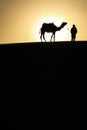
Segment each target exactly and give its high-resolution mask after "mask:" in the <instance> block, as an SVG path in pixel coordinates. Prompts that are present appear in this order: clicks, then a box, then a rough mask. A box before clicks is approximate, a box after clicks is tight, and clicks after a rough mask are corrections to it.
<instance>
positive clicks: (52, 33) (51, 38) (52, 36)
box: [50, 33, 53, 42]
mask: <svg viewBox="0 0 87 130" xmlns="http://www.w3.org/2000/svg"><path fill="white" fill-rule="evenodd" d="M52 37H53V33H52V35H51V39H50V42H51V41H52Z"/></svg>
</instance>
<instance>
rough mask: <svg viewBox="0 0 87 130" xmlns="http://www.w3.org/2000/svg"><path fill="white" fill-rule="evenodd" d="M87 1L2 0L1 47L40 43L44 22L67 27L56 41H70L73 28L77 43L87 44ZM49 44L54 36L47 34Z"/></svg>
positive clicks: (0, 13)
mask: <svg viewBox="0 0 87 130" xmlns="http://www.w3.org/2000/svg"><path fill="white" fill-rule="evenodd" d="M86 15H87V0H0V43H18V42H37V41H40V34H39V30H40V28H41V26H42V23H44V22H47V23H49V22H54V24H55V25H56V26H60V24H61V22H67V23H68V24H67V25H66V26H65V27H64V28H63V29H62V30H60V31H58V32H56V41H58V40H59V41H63V40H66V41H68V40H70V39H71V34H70V29H71V27H72V25H73V24H75V25H76V27H77V29H78V33H77V37H76V40H87V34H86V29H87V24H86V23H87V16H86ZM45 36H46V38H47V40H49V38H50V36H51V34H45Z"/></svg>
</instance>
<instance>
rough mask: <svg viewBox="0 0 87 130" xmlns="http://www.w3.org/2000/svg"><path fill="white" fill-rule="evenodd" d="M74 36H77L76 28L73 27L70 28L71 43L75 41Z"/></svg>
mask: <svg viewBox="0 0 87 130" xmlns="http://www.w3.org/2000/svg"><path fill="white" fill-rule="evenodd" d="M76 34H77V28H76V27H75V25H73V27H72V28H71V41H75V39H76Z"/></svg>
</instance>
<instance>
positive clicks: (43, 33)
mask: <svg viewBox="0 0 87 130" xmlns="http://www.w3.org/2000/svg"><path fill="white" fill-rule="evenodd" d="M43 39H44V40H45V42H46V39H45V36H44V33H43Z"/></svg>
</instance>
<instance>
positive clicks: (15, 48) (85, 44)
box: [0, 41, 87, 75]
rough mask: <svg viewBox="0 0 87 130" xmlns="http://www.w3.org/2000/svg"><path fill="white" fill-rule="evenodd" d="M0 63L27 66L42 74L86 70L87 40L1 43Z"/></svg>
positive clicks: (33, 71)
mask: <svg viewBox="0 0 87 130" xmlns="http://www.w3.org/2000/svg"><path fill="white" fill-rule="evenodd" d="M0 65H10V66H14V65H18V66H23V67H25V66H27V67H28V69H30V71H31V72H32V73H35V74H40V75H56V74H57V73H58V72H61V71H64V72H86V71H87V41H77V42H75V43H71V42H55V43H48V42H47V43H44V42H43V43H41V42H38V43H18V44H17V43H16V44H8V45H0ZM25 68H26V67H25Z"/></svg>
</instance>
